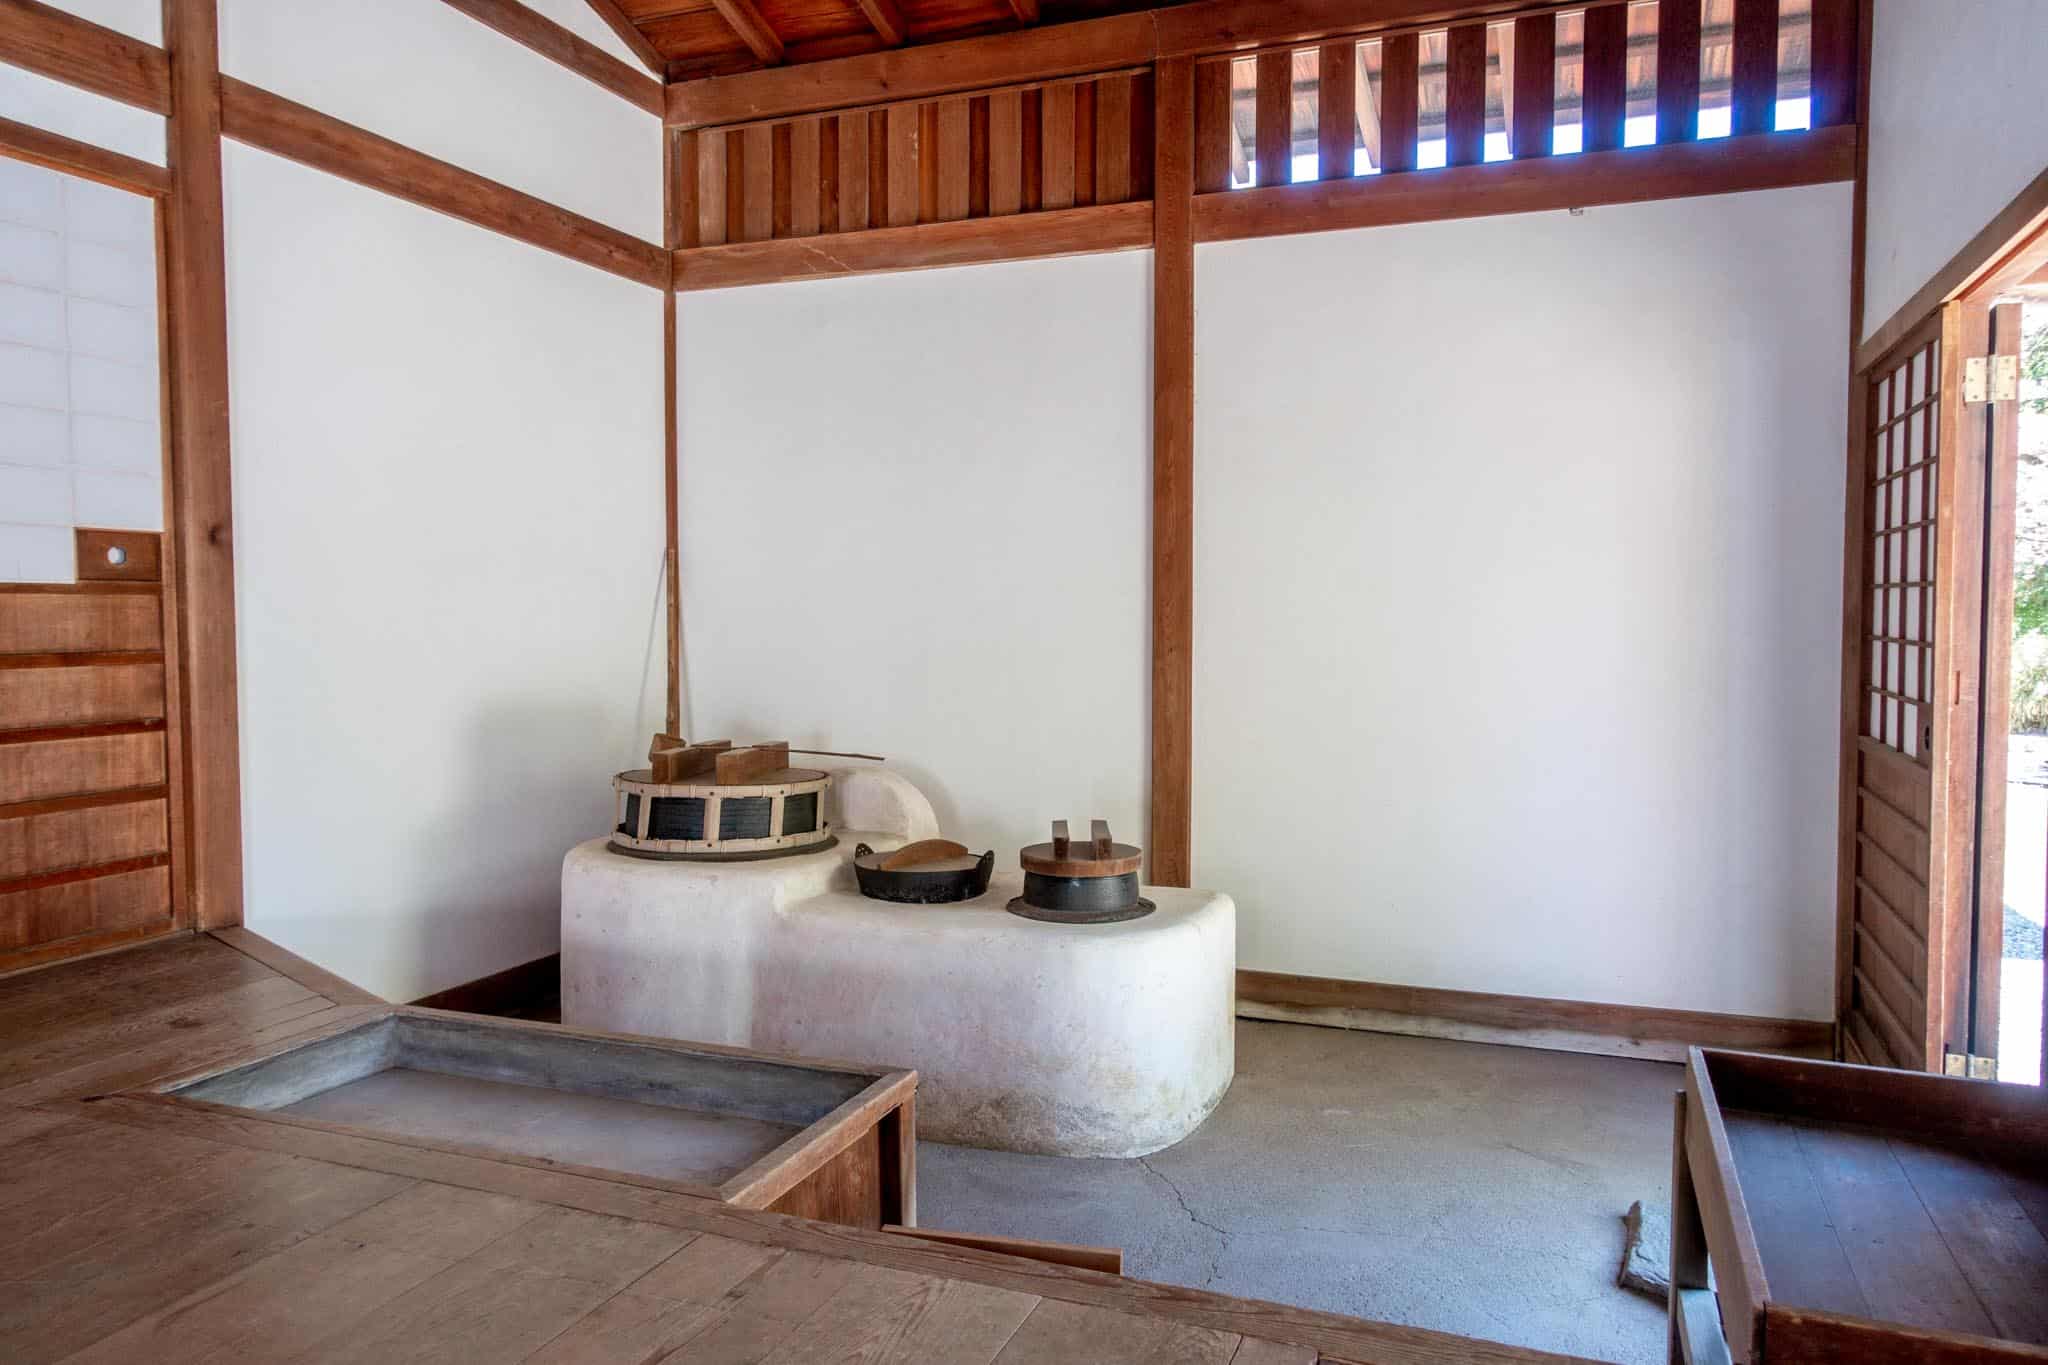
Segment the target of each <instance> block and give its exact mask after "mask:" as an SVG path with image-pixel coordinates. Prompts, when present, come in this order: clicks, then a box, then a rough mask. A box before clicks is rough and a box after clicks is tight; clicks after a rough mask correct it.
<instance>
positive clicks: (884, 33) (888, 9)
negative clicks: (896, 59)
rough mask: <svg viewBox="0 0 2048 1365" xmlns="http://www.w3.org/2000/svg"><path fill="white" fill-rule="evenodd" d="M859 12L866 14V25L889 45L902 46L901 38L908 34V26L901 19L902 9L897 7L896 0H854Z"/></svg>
mask: <svg viewBox="0 0 2048 1365" xmlns="http://www.w3.org/2000/svg"><path fill="white" fill-rule="evenodd" d="M855 3H856V4H858V5H859V6H860V12H861V13H862V14H864V15H866V16H867V21H868V27H869V28H872V29H873V30H874V31H875V36H876V37H878V38H880V39H881V40H882V41H883V42H884V43H886V44H888V45H889V46H890V47H901V46H903V40H904V39H905V38H906V37H908V36H909V34H910V26H909V25H908V24H906V23H905V22H904V21H903V11H902V10H901V9H899V8H897V5H896V0H855Z"/></svg>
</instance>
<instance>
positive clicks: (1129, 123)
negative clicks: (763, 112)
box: [677, 71, 1153, 248]
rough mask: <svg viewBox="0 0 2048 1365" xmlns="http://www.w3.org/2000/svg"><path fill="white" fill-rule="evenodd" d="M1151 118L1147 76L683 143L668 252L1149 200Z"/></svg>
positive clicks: (860, 112)
mask: <svg viewBox="0 0 2048 1365" xmlns="http://www.w3.org/2000/svg"><path fill="white" fill-rule="evenodd" d="M1152 105H1153V98H1152V74H1151V73H1150V72H1149V71H1136V72H1133V71H1116V72H1109V73H1106V74H1103V75H1097V76H1087V77H1083V78H1080V79H1077V80H1059V81H1050V82H1042V83H1036V84H1031V85H1017V86H1007V87H1004V88H1001V89H996V90H989V91H984V92H981V93H977V94H965V95H957V96H950V97H947V98H943V99H933V100H924V101H920V102H912V103H902V104H887V105H869V106H864V107H861V108H857V109H847V110H842V111H839V112H835V113H829V114H819V115H807V116H805V117H801V118H793V119H783V120H779V121H773V122H764V123H750V124H742V125H738V126H732V127H723V128H705V129H699V130H696V131H694V132H692V133H689V134H686V135H684V138H683V156H684V171H683V175H684V178H685V179H686V180H690V181H692V182H693V183H692V184H691V185H689V186H688V187H686V190H685V195H686V197H687V199H688V200H689V202H690V204H691V206H692V208H693V209H694V212H693V213H689V214H686V215H685V216H684V218H683V220H682V221H681V222H680V223H679V225H678V226H679V236H680V240H679V242H678V243H677V245H679V246H681V247H684V248H689V247H699V246H718V245H721V244H725V243H732V242H763V241H770V240H777V239H782V238H792V237H815V236H822V235H828V234H832V233H843V232H864V231H868V230H871V229H875V228H901V227H911V226H915V225H917V224H920V223H952V222H962V221H965V220H968V219H974V218H1000V217H1007V216H1011V215H1015V214H1021V213H1035V212H1039V211H1042V210H1049V209H1067V208H1079V207H1086V206H1090V205H1098V204H1126V203H1133V202H1137V201H1142V200H1148V199H1150V198H1151V197H1152ZM692 167H694V170H695V175H694V176H691V175H690V169H691V168H692Z"/></svg>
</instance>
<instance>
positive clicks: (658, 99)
mask: <svg viewBox="0 0 2048 1365" xmlns="http://www.w3.org/2000/svg"><path fill="white" fill-rule="evenodd" d="M442 3H443V4H446V5H448V6H449V7H451V8H453V9H458V10H461V11H462V12H463V13H464V14H467V15H468V16H469V17H470V18H472V19H474V20H476V21H477V22H478V23H480V24H482V25H484V26H485V27H486V28H490V29H495V30H496V31H497V32H499V33H502V34H504V35H505V36H506V37H507V38H510V39H511V40H512V41H513V42H515V43H518V44H519V45H520V46H521V47H524V48H528V49H530V50H532V51H534V52H537V53H539V54H540V55H541V56H543V57H545V58H547V59H548V60H549V61H551V62H554V63H556V64H558V65H560V66H564V67H567V68H568V69H569V70H571V71H573V72H575V73H576V74H577V75H579V76H581V77H583V78H584V79H585V80H587V81H591V82H593V83H595V84H597V85H600V86H603V87H604V88H605V89H607V90H609V91H611V92H612V93H613V94H614V95H617V96H618V97H619V98H621V99H623V100H625V101H626V102H627V103H629V104H632V105H634V106H635V107H637V108H640V109H645V110H647V111H648V112H649V113H651V114H653V115H655V116H656V117H657V118H658V117H660V116H661V113H662V109H663V104H664V102H663V98H662V83H661V82H660V81H657V80H654V79H652V78H651V77H649V76H647V75H645V74H643V73H641V72H638V71H635V70H634V69H633V68H632V67H630V66H628V65H626V63H624V62H622V61H620V60H619V59H618V58H617V57H614V56H612V54H611V53H609V52H606V51H605V50H604V49H603V48H601V47H599V46H597V44H595V43H593V42H590V41H589V40H588V39H586V38H584V37H582V36H581V35H579V34H576V33H572V32H571V31H570V30H568V29H566V28H563V27H562V26H561V25H560V24H558V23H556V22H555V21H554V20H552V19H550V18H548V17H547V16H546V15H544V14H540V13H538V12H536V11H534V10H530V9H528V8H527V7H526V6H525V5H522V4H520V3H519V0H442Z"/></svg>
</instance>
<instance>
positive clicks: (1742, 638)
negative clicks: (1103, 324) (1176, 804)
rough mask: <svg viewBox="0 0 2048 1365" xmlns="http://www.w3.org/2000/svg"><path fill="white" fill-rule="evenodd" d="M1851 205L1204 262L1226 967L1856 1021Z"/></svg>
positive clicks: (1213, 692)
mask: <svg viewBox="0 0 2048 1365" xmlns="http://www.w3.org/2000/svg"><path fill="white" fill-rule="evenodd" d="M1849 206H1850V194H1849V187H1848V186H1846V185H1833V186H1824V187H1818V188H1809V189H1797V190H1783V191H1774V192H1766V193H1757V194H1744V195H1733V196H1727V197H1722V198H1715V199H1689V200H1681V201H1670V202H1665V203H1659V204H1645V205H1637V206H1629V207H1620V208H1604V209H1594V210H1591V211H1589V212H1587V213H1585V214H1584V215H1583V216H1577V217H1575V216H1571V215H1567V214H1563V213H1557V214H1537V215H1525V216H1517V217H1503V218H1491V219H1480V220H1473V221H1467V222H1456V223H1437V224H1429V225H1422V226H1415V227H1399V228H1386V229H1379V230H1372V231H1363V232H1350V233H1332V234H1326V235H1320V236H1308V237H1292V238H1283V239H1274V240H1270V241H1256V242H1240V243H1229V244H1217V245H1211V246H1206V247H1202V248H1200V249H1199V251H1198V253H1197V271H1196V277H1197V282H1198V291H1199V292H1198V313H1197V343H1198V348H1199V349H1198V362H1197V376H1198V378H1197V395H1198V399H1197V430H1196V471H1197V477H1196V541H1195V544H1196V608H1195V626H1196V637H1195V645H1196V666H1195V776H1196V781H1195V793H1194V795H1195V875H1196V880H1197V882H1198V884H1201V885H1207V886H1214V887H1217V888H1219V889H1222V890H1224V891H1227V892H1229V893H1230V894H1231V895H1233V896H1235V897H1236V898H1237V902H1238V906H1239V961H1240V965H1242V966H1244V967H1248V968H1256V969H1263V970H1269V971H1280V972H1299V973H1305V974H1311V975H1317V976H1330V977H1342V978H1349V979H1354V980H1365V981H1384V982H1398V983H1402V984H1408V985H1417V986H1433V987H1445V988H1452V989H1463V990H1478V991H1495V992H1504V993H1510V994H1521V995H1534V996H1548V997H1563V998H1572V999H1584V1000H1596V1001H1608V1002H1616V1003H1624V1004H1638V1005H1650V1006H1666V1007H1675V1008H1688V1009H1703V1010H1717V1011H1728V1012H1734V1013H1744V1014H1759V1015H1773V1016H1794V1017H1803V1018H1825V1017H1827V1016H1828V1014H1829V1012H1830V1007H1831V999H1830V997H1831V993H1832V989H1833V985H1832V983H1833V968H1832V951H1833V917H1834V856H1835V853H1834V828H1835V781H1836V731H1837V721H1836V709H1837V690H1836V689H1837V655H1838V653H1839V642H1840V616H1839V610H1840V603H1839V598H1840V582H1841V510H1840V509H1841V489H1842V481H1841V458H1842V455H1841V452H1842V449H1843V441H1844V430H1843V411H1842V404H1841V394H1842V388H1843V384H1844V382H1845V367H1846V350H1847V343H1848V336H1847V318H1848V282H1847V276H1848V240H1849Z"/></svg>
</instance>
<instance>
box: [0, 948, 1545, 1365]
mask: <svg viewBox="0 0 2048 1365" xmlns="http://www.w3.org/2000/svg"><path fill="white" fill-rule="evenodd" d="M372 1008H374V1001H372V1000H371V999H370V998H369V997H367V996H365V995H364V994H363V993H362V992H360V991H358V990H356V989H355V988H354V987H351V986H349V985H348V984H347V983H346V982H343V981H340V980H339V979H338V978H335V977H332V976H331V975H329V974H327V973H324V972H321V971H319V970H318V969H317V968H313V967H311V966H310V964H305V963H302V962H299V961H298V960H297V959H294V958H292V957H291V956H290V955H289V954H285V953H281V952H280V951H278V950H276V949H275V948H273V947H272V946H271V945H268V944H266V943H264V942H263V941H262V940H261V939H257V938H255V937H253V936H250V935H247V934H245V933H243V932H242V931H239V930H230V931H224V932H223V933H222V934H221V935H219V936H215V937H208V936H199V937H190V938H181V939H178V940H174V941H172V942H169V943H165V944H160V945H155V946H151V947H147V948H140V949H134V950H130V951H127V952H121V953H116V954H109V955H107V956H104V957H99V958H93V959H89V960H86V961H82V962H76V963H70V964H67V965H64V966H59V967H53V968H48V969H44V970H41V971H36V972H30V973H26V974H21V975H16V976H12V977H7V978H0V1360H5V1361H9V1362H15V1363H16V1365H38V1363H39V1362H44V1361H59V1360H80V1361H106V1362H128V1361H143V1360H146V1361H150V1362H160V1363H162V1365H169V1363H170V1362H178V1361H201V1360H215V1359H229V1358H232V1359H236V1360H256V1361H308V1362H310V1361H323V1362H329V1361H349V1362H363V1363H364V1365H372V1363H374V1365H387V1363H389V1362H405V1361H450V1360H461V1361H480V1362H481V1361H534V1362H579V1363H581V1362H591V1363H593V1365H594V1363H597V1362H633V1363H634V1365H653V1362H659V1361H679V1362H785V1361H788V1362H812V1361H824V1360H857V1361H874V1362H881V1361H889V1362H929V1363H930V1365H940V1363H941V1362H961V1363H962V1365H966V1363H967V1362H974V1363H975V1365H988V1362H992V1361H993V1362H1001V1365H1018V1363H1020V1362H1029V1361H1045V1362H1078V1361H1100V1362H1123V1361H1145V1362H1155V1363H1157V1365H1166V1363H1167V1362H1174V1363H1178V1362H1191V1363H1195V1365H1199V1363H1200V1362H1216V1363H1217V1365H1225V1363H1227V1362H1235V1363H1236V1365H1309V1363H1310V1362H1314V1361H1316V1360H1318V1359H1321V1360H1330V1361H1374V1362H1386V1363H1387V1365H1426V1363H1427V1362H1440V1361H1441V1362H1448V1361H1478V1362H1534V1361H1545V1360H1561V1359H1563V1358H1562V1357H1557V1356H1546V1355H1542V1354H1539V1353H1535V1352H1528V1351H1521V1350H1516V1349H1512V1348H1509V1347H1504V1346H1496V1345H1492V1344H1489V1343H1484V1342H1477V1341H1470V1340H1466V1339H1464V1338H1459V1337H1451V1336H1445V1335H1442V1334H1440V1333H1433V1332H1426V1331H1421V1330H1419V1329H1414V1328H1406V1327H1397V1326H1391V1325H1387V1324H1378V1323H1369V1322H1364V1321H1361V1320H1358V1319H1352V1318H1344V1317H1339V1316H1336V1315H1332V1314H1324V1313H1314V1312H1309V1311H1306V1310H1301V1309H1293V1308H1286V1307H1282V1306H1280V1305H1277V1304H1262V1303H1255V1302H1251V1301H1248V1300H1242V1299H1230V1298H1225V1297H1222V1296H1218V1295H1210V1294H1204V1293H1200V1292H1198V1291H1193V1290H1185V1289H1179V1288H1175V1287H1172V1286H1167V1285H1159V1284H1150V1283H1146V1282H1143V1281H1137V1280H1126V1279H1122V1278H1120V1277H1115V1276H1108V1275H1102V1274H1097V1273H1094V1272H1091V1271H1085V1270H1076V1269H1072V1268H1068V1267H1061V1266H1049V1265H1044V1264H1040V1263H1038V1262H1033V1261H1025V1260H1019V1259H1016V1258H1012V1257H1008V1256H999V1255H994V1254H990V1253H985V1252H977V1251H973V1250H966V1249H952V1248H940V1247H935V1246H933V1245H931V1244H928V1243H923V1242H917V1241H912V1240H909V1239H905V1238H902V1237H900V1236H894V1235H891V1234H887V1233H877V1232H865V1231H859V1230H855V1229H849V1228H840V1227H834V1226H830V1225H827V1224H822V1223H811V1222H806V1221H803V1220H799V1219H792V1218H784V1217H780V1216H777V1215H774V1214H766V1213H753V1212H747V1211H744V1210H738V1209H733V1208H731V1207H729V1206H726V1205H723V1204H719V1203H715V1202H711V1201H706V1200H701V1199H693V1198H689V1197H686V1196H682V1195H677V1194H674V1193H672V1192H669V1191H663V1190H655V1189H650V1188H646V1187H642V1186H637V1185H632V1184H627V1183H620V1182H613V1181H608V1180H602V1179H594V1178H591V1177H588V1176H584V1175H580V1174H570V1173H566V1172H555V1171H548V1170H540V1169H535V1168H533V1167H531V1166H522V1165H514V1164H510V1163H502V1162H497V1161H492V1160H489V1159H485V1158H479V1157H472V1156H459V1155H452V1154H449V1153H445V1152H436V1151H431V1150H427V1149H422V1148H417V1147H413V1146H409V1145H407V1144H406V1143H404V1142H402V1141H372V1140H365V1139H362V1138H357V1137H349V1136H345V1135H341V1134H335V1133H326V1132H319V1131H311V1130H306V1129H300V1128H293V1127H290V1126H287V1125H281V1124H276V1123H270V1122H265V1121H263V1120H262V1119H259V1118H254V1117H244V1116H242V1115H238V1114H234V1113H227V1112H221V1111H208V1110H204V1109H199V1108H185V1107H181V1106H175V1105H169V1104H165V1103H161V1102H153V1101H144V1100H139V1099H125V1098H122V1096H121V1095H120V1093H119V1092H121V1091H123V1090H128V1089H133V1088H135V1087H138V1086H141V1085H143V1084H145V1083H146V1082H149V1081H151V1080H155V1079H159V1078H162V1077H165V1076H168V1075H171V1074H173V1073H176V1072H180V1071H186V1070H191V1069H193V1068H195V1067H197V1066H201V1065H204V1064H205V1063H207V1062H209V1061H211V1060H213V1059H215V1058H219V1057H225V1056H227V1055H229V1054H231V1053H234V1052H237V1051H240V1050H242V1049H243V1048H246V1047H248V1046H249V1045H250V1044H251V1043H253V1042H260V1041H271V1040H285V1039H289V1038H291V1037H293V1036H296V1035H297V1034H300V1033H305V1032H308V1031H311V1030H314V1029H319V1028H324V1027H327V1026H329V1025H331V1024H333V1023H335V1022H338V1021H341V1020H345V1019H347V1018H348V1017H350V1015H351V1013H352V1012H356V1011H368V1010H369V1009H372Z"/></svg>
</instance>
